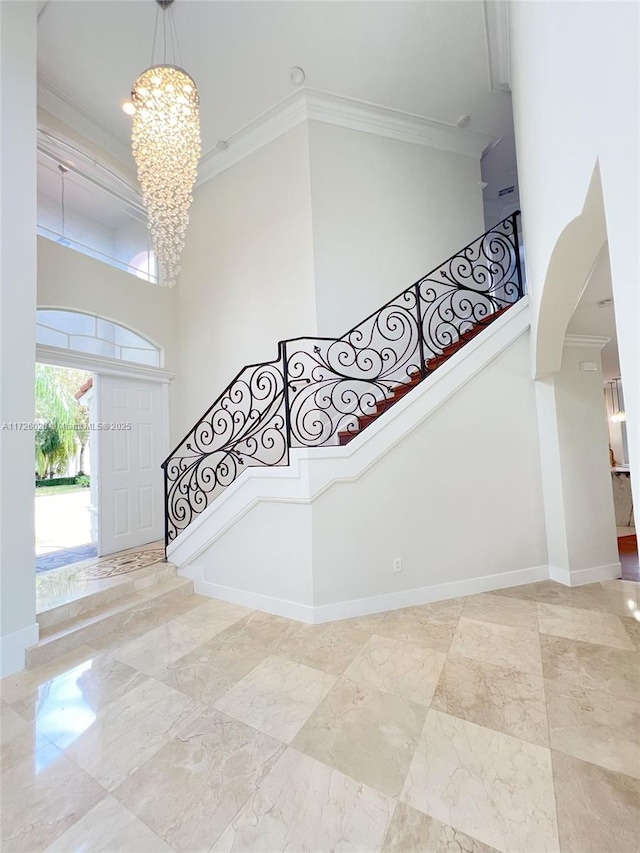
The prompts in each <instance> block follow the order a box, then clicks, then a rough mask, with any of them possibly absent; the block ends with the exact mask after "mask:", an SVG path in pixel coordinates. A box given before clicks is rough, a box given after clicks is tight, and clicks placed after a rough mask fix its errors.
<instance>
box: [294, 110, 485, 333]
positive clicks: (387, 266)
mask: <svg viewBox="0 0 640 853" xmlns="http://www.w3.org/2000/svg"><path fill="white" fill-rule="evenodd" d="M309 148H310V162H311V197H312V214H313V247H314V262H315V286H316V305H317V317H318V333H319V334H320V335H327V336H330V337H333V336H335V337H338V336H340V335H341V334H343V333H344V332H346V331H347V330H348V329H349V328H351V327H352V326H354V325H355V324H356V323H358V322H359V321H360V320H363V319H364V318H365V317H366V316H367V315H368V314H370V313H371V312H372V311H375V310H376V308H379V307H381V306H382V305H383V304H384V303H385V302H386V301H387V300H389V299H391V298H393V297H394V296H395V295H396V294H397V293H399V292H400V291H401V290H404V288H406V287H409V285H410V284H412V283H413V282H414V281H416V280H417V279H418V278H420V276H422V275H424V274H425V273H427V272H429V271H430V270H431V269H433V268H434V267H435V266H437V265H438V264H440V263H442V262H443V261H445V260H446V259H447V258H448V257H449V256H450V255H452V254H453V253H454V252H457V251H458V250H459V249H461V248H463V247H464V246H465V245H466V244H467V243H469V242H470V241H471V240H473V239H474V238H475V237H478V236H479V235H480V234H482V232H483V231H484V230H485V229H484V216H483V209H482V190H481V186H480V161H479V160H477V159H475V158H472V157H465V156H462V155H460V154H451V153H449V152H447V151H440V150H438V149H435V148H427V147H425V146H422V145H413V144H410V143H408V142H400V141H398V140H395V139H388V138H386V137H382V136H375V135H373V134H370V133H363V132H360V131H355V130H348V129H346V128H343V127H336V126H334V125H328V124H324V123H321V122H317V121H311V122H309Z"/></svg>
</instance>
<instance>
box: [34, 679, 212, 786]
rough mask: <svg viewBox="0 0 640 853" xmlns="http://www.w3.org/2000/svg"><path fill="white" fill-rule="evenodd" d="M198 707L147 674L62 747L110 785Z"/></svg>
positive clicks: (188, 719)
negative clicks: (144, 678) (74, 738)
mask: <svg viewBox="0 0 640 853" xmlns="http://www.w3.org/2000/svg"><path fill="white" fill-rule="evenodd" d="M201 712H202V706H201V705H200V704H199V703H196V702H195V701H194V700H192V699H190V698H189V697H187V696H185V695H184V694H182V693H179V692H178V691H177V690H173V689H171V688H170V687H167V685H165V684H160V683H159V682H158V681H155V680H154V679H148V680H147V681H145V682H143V683H142V684H140V685H139V686H138V687H136V688H135V689H134V690H130V691H129V692H128V693H127V694H125V696H123V697H122V699H120V700H119V701H117V702H114V703H112V704H111V705H109V706H108V707H107V708H106V709H105V710H104V711H101V712H100V714H99V715H98V716H97V717H96V718H95V720H93V721H92V722H91V724H90V725H89V726H88V727H87V728H86V730H85V731H83V732H82V734H80V735H79V737H78V738H77V739H76V740H74V741H72V742H71V743H70V744H69V745H67V746H66V749H65V753H66V755H67V756H68V757H69V758H71V759H72V760H73V761H74V762H75V763H76V764H77V765H78V766H79V767H82V768H83V770H86V771H87V773H89V774H90V775H91V776H93V777H94V779H97V780H98V782H100V784H101V785H103V786H104V787H105V788H106V789H107V790H109V791H111V790H113V789H114V788H115V787H116V786H117V785H119V784H120V783H121V782H123V781H124V780H125V779H126V778H127V777H128V776H130V775H131V774H132V773H134V772H135V771H136V770H137V769H138V767H140V766H141V765H142V764H144V762H145V761H147V760H148V759H149V758H151V756H152V755H154V754H155V753H156V752H157V751H158V750H159V749H160V748H161V747H162V746H164V744H165V743H167V741H169V740H170V739H171V738H172V737H174V736H175V734H176V733H178V732H180V731H181V729H182V728H183V727H184V726H185V725H186V724H188V723H190V722H191V721H192V720H193V719H194V718H196V717H197V716H198V715H199V714H200V713H201ZM60 738H61V739H62V740H63V742H65V741H66V738H67V732H66V731H65V732H63V733H62V735H61V736H60ZM51 739H52V740H53V742H54V743H56V740H57V738H56V737H55V736H53V735H52V736H51Z"/></svg>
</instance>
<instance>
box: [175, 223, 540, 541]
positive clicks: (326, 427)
mask: <svg viewBox="0 0 640 853" xmlns="http://www.w3.org/2000/svg"><path fill="white" fill-rule="evenodd" d="M518 216H519V213H514V214H512V215H511V216H509V217H507V218H506V219H504V220H503V221H502V222H500V223H498V225H496V226H495V227H494V228H492V229H490V230H489V231H487V232H486V234H483V235H482V236H481V237H479V238H478V239H477V240H474V241H473V242H472V243H470V244H469V245H468V246H466V247H465V248H464V249H462V250H461V251H460V252H457V253H456V254H455V255H453V256H452V257H451V258H449V260H447V261H445V262H444V263H443V264H441V265H440V266H439V267H436V269H434V270H432V271H431V272H430V273H428V274H427V275H426V276H424V277H423V278H421V279H419V280H418V281H417V282H416V283H415V284H413V285H411V287H409V288H407V289H406V290H404V291H402V292H401V293H400V294H399V295H398V296H396V297H395V299H392V300H390V301H389V302H388V303H387V304H386V305H384V306H383V307H382V308H381V309H380V310H379V311H376V312H374V313H373V314H371V315H370V316H369V317H367V318H366V320H364V321H363V322H362V323H359V324H358V325H357V326H355V327H354V328H353V329H351V330H350V331H349V332H347V333H346V334H344V335H343V336H342V337H341V338H337V339H335V338H296V339H292V340H287V341H281V342H280V344H279V347H278V359H277V360H276V361H274V362H269V363H267V364H258V365H252V366H250V367H246V368H245V369H244V370H243V371H241V373H239V374H238V376H237V377H236V378H235V379H234V380H233V382H232V383H231V384H230V385H229V386H228V388H227V389H226V390H225V391H224V392H223V393H222V394H221V395H220V397H219V398H218V400H217V401H216V403H214V405H213V406H212V407H211V408H210V409H209V410H208V411H207V412H206V413H205V415H204V416H203V417H202V418H201V419H200V420H199V421H198V423H197V424H196V425H195V426H194V427H193V429H192V430H191V431H190V432H189V433H188V435H187V436H186V437H185V438H184V439H183V440H182V442H181V443H180V444H179V445H178V447H177V448H176V449H175V450H174V451H173V453H172V454H171V456H169V457H168V458H167V459H166V460H165V462H164V463H163V466H162V467H163V469H164V475H165V514H166V515H165V544H168V543H169V542H171V541H173V540H174V539H175V538H176V536H177V535H178V534H179V533H180V532H181V531H182V530H184V529H185V528H186V527H187V526H188V525H189V524H190V523H191V522H192V521H193V520H194V518H196V517H197V516H198V515H199V514H200V513H201V512H202V511H203V510H204V509H206V507H207V506H209V504H210V503H211V502H212V501H213V500H214V499H215V498H216V497H217V496H218V495H219V494H220V493H221V492H222V491H223V490H224V489H225V488H227V487H228V486H229V485H231V483H233V482H234V481H235V480H236V479H237V477H238V476H239V475H240V474H241V473H242V471H243V470H246V468H247V467H250V466H255V465H286V464H288V461H289V450H290V448H291V447H320V446H326V445H331V444H337V443H339V442H340V441H341V437H343V436H344V435H345V434H346V435H347V437H349V436H350V435H353V434H355V433H356V432H359V431H360V430H361V429H362V428H364V427H365V426H367V425H368V423H369V422H370V421H372V420H373V419H374V417H375V416H376V415H377V414H378V413H380V412H381V411H382V410H383V409H385V408H387V407H388V406H389V405H392V404H393V402H395V400H396V399H398V392H399V391H400V392H401V393H404V391H406V390H407V388H408V386H410V385H413V384H415V383H417V382H419V381H421V380H422V379H424V378H425V376H426V375H428V365H429V359H431V358H433V357H441V356H442V355H443V353H444V354H445V356H446V354H447V353H446V352H445V351H446V349H447V347H452V345H456V344H457V343H459V342H462V341H464V340H465V335H466V333H467V332H471V330H473V329H475V327H476V326H477V325H478V324H480V323H481V324H483V325H485V324H486V323H488V322H490V321H491V320H492V319H494V318H495V316H497V315H498V314H499V313H501V312H502V311H503V310H505V309H506V308H508V307H509V306H510V305H511V304H513V303H514V302H517V301H518V299H520V298H521V297H522V296H523V295H524V287H523V276H522V266H521V260H520V253H519V247H518ZM453 348H454V349H455V346H454V347H453ZM429 369H431V368H429Z"/></svg>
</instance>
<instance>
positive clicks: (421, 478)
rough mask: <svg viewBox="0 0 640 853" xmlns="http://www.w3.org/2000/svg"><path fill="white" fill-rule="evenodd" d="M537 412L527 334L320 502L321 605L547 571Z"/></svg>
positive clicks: (316, 521)
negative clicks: (398, 564) (397, 565)
mask: <svg viewBox="0 0 640 853" xmlns="http://www.w3.org/2000/svg"><path fill="white" fill-rule="evenodd" d="M535 411H536V410H535V397H534V392H533V383H532V382H531V380H530V352H529V335H528V333H527V334H525V335H524V336H522V337H520V338H519V339H518V340H517V341H516V342H515V343H513V344H512V345H511V346H510V348H509V349H508V350H506V351H505V352H504V353H503V354H502V355H500V356H499V357H498V358H497V359H496V360H495V361H493V362H492V363H491V364H489V365H488V366H487V367H485V368H484V369H483V370H482V371H481V372H480V373H479V374H477V375H476V376H475V377H474V378H473V379H472V381H470V382H468V383H467V384H466V385H464V386H463V387H462V388H461V390H459V391H458V392H457V393H455V394H454V395H453V396H452V397H450V398H449V399H448V400H447V401H446V403H445V404H444V405H443V406H441V407H440V408H439V409H438V410H437V411H436V412H434V413H433V414H432V415H431V417H429V418H428V420H426V421H424V422H423V423H422V424H421V425H420V426H419V427H418V428H417V429H416V430H415V431H414V432H413V433H411V434H410V435H409V436H407V438H406V439H405V440H404V441H403V442H402V443H400V444H399V445H397V446H396V447H394V448H393V449H392V450H391V451H390V452H389V453H388V454H386V455H385V456H383V457H382V458H381V459H380V460H379V461H378V462H377V463H376V465H375V466H373V467H372V468H371V469H369V470H368V471H367V472H366V473H365V474H364V475H363V476H362V477H361V478H360V479H359V480H357V481H356V482H354V483H344V484H339V485H336V486H334V487H333V488H332V489H331V490H330V491H329V492H326V493H325V494H323V495H321V496H320V497H319V498H318V499H317V500H316V501H315V503H314V515H313V566H314V603H315V604H316V605H324V604H330V603H332V602H336V601H340V600H343V599H347V600H349V599H354V598H355V599H357V598H366V597H370V596H378V595H384V594H391V593H396V592H400V591H402V590H411V589H419V588H421V587H427V586H432V585H437V584H446V583H451V582H454V581H464V580H468V579H474V578H481V577H483V576H487V575H499V574H501V573H508V572H517V571H519V570H522V569H532V568H534V567H539V566H544V565H545V564H546V562H547V556H546V541H545V530H544V515H543V506H542V492H541V480H540V463H539V456H538V435H537V427H536V414H535ZM394 557H401V558H402V565H403V568H402V572H400V573H398V574H394V573H393V572H392V564H393V559H394ZM511 582H514V581H510V580H506V581H505V583H504V585H505V586H508V585H510V583H511Z"/></svg>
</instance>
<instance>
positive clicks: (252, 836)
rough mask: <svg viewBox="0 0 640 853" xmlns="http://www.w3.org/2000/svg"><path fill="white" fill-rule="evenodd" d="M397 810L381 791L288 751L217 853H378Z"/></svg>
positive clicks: (214, 852) (217, 845) (214, 850)
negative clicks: (328, 852)
mask: <svg viewBox="0 0 640 853" xmlns="http://www.w3.org/2000/svg"><path fill="white" fill-rule="evenodd" d="M394 806H395V800H392V799H390V798H389V797H385V796H384V794H381V793H380V792H379V791H374V790H373V789H372V788H369V787H368V786H367V785H362V784H360V783H359V782H356V781H355V779H352V778H350V777H349V776H345V775H344V774H343V773H340V772H339V771H338V770H335V769H333V768H331V767H327V766H326V765H325V764H322V763H321V762H319V761H315V760H314V759H313V758H310V757H309V756H307V755H301V754H300V753H299V752H297V751H296V750H293V749H288V750H287V751H286V753H285V755H284V756H283V757H282V758H281V759H280V760H279V761H278V763H277V764H276V765H275V767H274V769H273V770H272V771H271V773H270V774H269V775H268V776H267V778H266V779H265V780H264V782H263V783H262V784H261V785H260V787H259V788H257V790H256V791H255V793H254V794H253V795H252V796H251V797H250V798H249V800H248V802H247V803H246V805H245V807H244V808H243V809H242V811H241V812H240V814H239V815H238V816H237V817H236V818H235V819H234V820H232V821H231V823H230V825H229V827H228V829H227V830H226V832H224V833H223V835H222V836H221V838H219V839H218V841H216V843H215V844H214V845H213V848H212V853H231V851H238V853H240V852H242V853H248V851H254V853H265V851H269V853H272V851H277V850H281V851H291V853H294V851H295V853H302V852H303V851H306V853H320V851H336V853H341V851H344V853H347V851H349V853H351V851H353V853H373V851H376V850H380V848H381V846H382V842H383V839H384V837H385V833H386V831H387V826H388V824H389V821H390V819H391V815H392V814H393V809H394Z"/></svg>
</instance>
